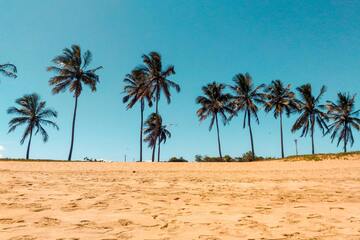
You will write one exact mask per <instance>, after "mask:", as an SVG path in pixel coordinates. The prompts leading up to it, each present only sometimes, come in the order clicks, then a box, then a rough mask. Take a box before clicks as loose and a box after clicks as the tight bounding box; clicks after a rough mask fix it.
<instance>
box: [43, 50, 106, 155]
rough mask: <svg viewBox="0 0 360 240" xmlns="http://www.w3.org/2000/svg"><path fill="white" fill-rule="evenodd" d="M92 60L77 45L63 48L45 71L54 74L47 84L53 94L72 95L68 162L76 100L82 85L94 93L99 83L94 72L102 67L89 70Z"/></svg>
mask: <svg viewBox="0 0 360 240" xmlns="http://www.w3.org/2000/svg"><path fill="white" fill-rule="evenodd" d="M91 60H92V54H91V52H90V51H89V50H87V51H86V52H85V53H84V54H83V55H81V49H80V46H78V45H72V46H71V48H70V49H69V48H65V49H64V50H63V54H61V55H59V56H57V57H55V58H54V59H53V60H52V61H53V63H54V64H55V66H51V67H48V68H47V70H48V71H51V72H54V73H55V74H56V76H54V77H52V78H51V79H50V80H49V84H50V85H51V86H54V87H53V89H52V93H53V94H58V93H60V92H64V91H66V90H67V89H69V91H70V92H72V93H73V94H74V98H75V106H74V115H73V121H72V132H71V144H70V151H69V157H68V160H69V161H70V160H71V156H72V151H73V145H74V132H75V120H76V112H77V105H78V98H79V96H80V94H81V92H82V89H83V85H88V86H89V87H90V89H91V91H93V92H95V91H96V84H97V83H98V82H99V76H98V75H97V74H96V71H97V70H99V69H101V68H102V67H101V66H100V67H97V68H92V69H89V64H90V62H91Z"/></svg>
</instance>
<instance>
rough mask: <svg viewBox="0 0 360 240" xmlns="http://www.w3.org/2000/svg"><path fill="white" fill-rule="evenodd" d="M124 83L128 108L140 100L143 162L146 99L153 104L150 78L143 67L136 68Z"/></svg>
mask: <svg viewBox="0 0 360 240" xmlns="http://www.w3.org/2000/svg"><path fill="white" fill-rule="evenodd" d="M124 83H125V84H126V85H125V86H124V93H125V94H126V95H125V96H124V97H123V103H128V104H127V109H130V108H132V107H133V106H134V105H135V104H136V103H137V102H138V101H140V122H141V124H140V162H142V142H143V138H142V134H143V126H144V109H145V100H147V102H148V105H149V107H151V106H152V101H151V94H150V88H149V87H148V84H147V83H148V78H147V74H146V71H144V69H143V68H135V69H134V70H133V71H132V72H131V73H130V74H127V75H126V77H125V79H124Z"/></svg>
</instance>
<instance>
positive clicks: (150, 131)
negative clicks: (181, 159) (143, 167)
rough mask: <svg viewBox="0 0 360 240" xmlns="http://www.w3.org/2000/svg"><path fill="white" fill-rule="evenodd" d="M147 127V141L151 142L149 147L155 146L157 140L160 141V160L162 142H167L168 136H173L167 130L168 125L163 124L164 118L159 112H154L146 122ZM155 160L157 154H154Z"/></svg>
mask: <svg viewBox="0 0 360 240" xmlns="http://www.w3.org/2000/svg"><path fill="white" fill-rule="evenodd" d="M145 125H146V128H145V131H144V133H145V134H146V135H147V136H146V137H145V142H148V143H149V147H151V148H152V149H154V148H155V146H156V142H158V162H159V161H160V144H161V143H162V142H164V143H165V142H166V140H167V138H170V137H171V133H170V131H169V130H167V128H166V125H163V124H162V118H161V116H160V115H159V114H157V113H152V114H151V115H150V116H149V117H148V119H147V120H146V122H145ZM157 139H158V141H157ZM154 161H155V155H154V154H153V156H152V162H154Z"/></svg>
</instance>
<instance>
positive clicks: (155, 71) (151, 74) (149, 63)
mask: <svg viewBox="0 0 360 240" xmlns="http://www.w3.org/2000/svg"><path fill="white" fill-rule="evenodd" d="M142 58H143V62H144V64H145V69H146V71H147V74H148V79H149V83H150V85H149V87H150V89H151V95H152V96H153V97H154V98H155V101H156V113H158V104H159V100H160V95H161V92H163V93H164V96H165V98H166V100H167V102H168V103H170V102H171V93H170V88H174V89H175V90H176V91H177V92H180V86H179V85H178V84H177V83H175V82H173V81H171V80H170V79H168V77H170V76H171V75H173V74H175V69H174V66H173V65H170V66H167V67H166V68H165V69H163V66H162V60H161V55H160V54H159V53H157V52H150V53H149V55H143V56H142Z"/></svg>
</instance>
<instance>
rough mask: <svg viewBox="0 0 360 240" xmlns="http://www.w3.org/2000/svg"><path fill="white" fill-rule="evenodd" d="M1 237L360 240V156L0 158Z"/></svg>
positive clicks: (21, 239)
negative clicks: (93, 160) (156, 160)
mask: <svg viewBox="0 0 360 240" xmlns="http://www.w3.org/2000/svg"><path fill="white" fill-rule="evenodd" d="M0 183H1V185H0V239H1V240H51V239H57V240H60V239H61V240H75V239H78V240H91V239H99V240H115V239H169V240H170V239H185V240H186V239H207V240H214V239H347V240H351V239H360V159H348V160H324V161H296V162H285V161H267V162H253V163H155V164H152V163H90V162H88V163H66V162H65V163H62V162H13V161H11V162H10V161H0Z"/></svg>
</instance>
